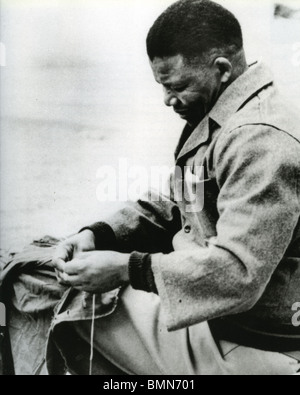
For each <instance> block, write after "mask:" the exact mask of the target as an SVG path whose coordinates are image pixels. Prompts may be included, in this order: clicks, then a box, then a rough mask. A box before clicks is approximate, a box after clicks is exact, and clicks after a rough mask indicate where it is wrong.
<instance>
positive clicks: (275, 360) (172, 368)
mask: <svg viewBox="0 0 300 395" xmlns="http://www.w3.org/2000/svg"><path fill="white" fill-rule="evenodd" d="M53 331H54V337H55V339H56V342H57V345H58V347H59V348H60V349H61V350H63V354H64V357H65V359H66V363H67V366H68V369H69V371H70V372H72V373H73V374H78V375H86V374H88V370H89V358H88V357H89V350H90V331H91V322H89V321H81V322H77V323H75V324H61V325H58V326H56V327H55V328H54V329H53ZM69 336H71V342H70V344H69V341H68V340H67V339H68V337H69ZM76 339H77V342H76ZM82 339H83V340H85V347H84V346H83V345H82V342H81V341H82ZM66 342H67V344H66ZM77 344H80V347H77ZM299 368H300V364H299V362H298V361H297V360H296V359H294V358H292V357H288V356H285V355H283V354H279V353H270V352H264V351H260V350H255V349H251V348H247V347H242V346H239V345H237V344H235V343H230V342H225V341H221V342H218V341H216V340H215V339H214V338H213V336H212V334H211V331H210V329H209V326H208V325H207V323H202V324H198V325H196V326H194V327H191V328H188V329H183V330H179V331H176V332H173V333H170V332H168V331H167V328H166V321H165V314H164V313H163V312H162V310H161V303H160V299H159V297H158V296H156V295H154V294H147V293H144V292H139V291H135V290H133V289H132V288H131V287H128V288H126V289H124V290H123V292H122V293H121V295H120V300H119V303H118V307H117V308H116V311H115V312H114V314H112V315H110V316H108V317H106V318H102V319H100V320H97V321H96V327H95V342H94V361H93V374H94V375H114V374H116V371H117V372H119V373H117V374H122V373H120V372H124V374H127V375H292V374H294V373H296V372H297V371H298V370H299Z"/></svg>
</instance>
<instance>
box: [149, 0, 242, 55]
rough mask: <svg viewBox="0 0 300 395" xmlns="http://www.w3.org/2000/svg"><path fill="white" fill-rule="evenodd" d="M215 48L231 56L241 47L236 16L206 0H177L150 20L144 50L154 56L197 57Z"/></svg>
mask: <svg viewBox="0 0 300 395" xmlns="http://www.w3.org/2000/svg"><path fill="white" fill-rule="evenodd" d="M214 49H218V50H222V51H223V52H224V55H234V54H236V53H238V52H239V51H240V50H241V49H243V33H242V29H241V25H240V23H239V21H238V20H237V19H236V17H235V16H234V15H233V14H232V13H231V12H230V11H228V10H227V9H225V8H224V7H222V6H221V5H219V4H217V3H215V2H213V1H210V0H180V1H178V2H176V3H174V4H173V5H171V6H170V7H169V8H168V9H167V10H166V11H165V12H164V13H163V14H162V15H161V16H160V17H159V18H158V19H157V20H156V22H155V23H154V25H153V26H152V28H151V30H150V32H149V34H148V37H147V52H148V56H149V58H150V60H151V61H153V59H154V58H156V57H159V58H163V57H169V56H176V55H183V57H184V58H185V59H186V60H188V61H189V60H193V59H195V58H199V57H201V56H203V55H204V54H207V53H209V52H210V51H211V50H214Z"/></svg>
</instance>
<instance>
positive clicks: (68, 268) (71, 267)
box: [64, 258, 84, 276]
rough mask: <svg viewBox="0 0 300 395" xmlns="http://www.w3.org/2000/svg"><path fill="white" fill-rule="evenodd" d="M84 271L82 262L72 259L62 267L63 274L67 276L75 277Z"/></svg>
mask: <svg viewBox="0 0 300 395" xmlns="http://www.w3.org/2000/svg"><path fill="white" fill-rule="evenodd" d="M83 270H84V262H83V261H82V260H79V259H77V258H76V259H73V260H72V261H71V262H68V264H67V265H65V267H64V272H65V273H66V274H68V275H69V276H76V275H79V274H81V273H82V272H83Z"/></svg>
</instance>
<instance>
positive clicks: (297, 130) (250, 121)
mask: <svg viewBox="0 0 300 395" xmlns="http://www.w3.org/2000/svg"><path fill="white" fill-rule="evenodd" d="M299 114H300V110H299V109H297V108H296V107H295V106H294V105H293V103H290V102H289V101H288V100H287V99H286V98H284V97H283V96H282V95H281V94H280V93H279V92H278V91H277V89H276V88H274V86H271V87H268V88H267V89H265V90H263V91H261V92H260V93H259V94H257V95H256V96H255V97H253V98H252V99H251V100H250V101H249V102H248V103H247V104H246V105H245V106H244V107H243V108H242V109H240V111H238V112H237V113H235V114H234V115H233V116H232V117H231V118H230V119H229V120H228V122H227V124H226V125H224V127H223V128H222V131H221V133H220V139H222V138H226V137H228V136H229V135H230V134H231V133H234V132H236V131H237V130H240V129H251V130H257V131H258V132H259V130H261V131H264V130H266V129H269V131H270V132H271V131H273V133H272V136H270V138H272V139H276V140H278V139H279V140H280V139H282V140H285V141H286V140H287V141H289V138H290V139H292V143H293V144H296V145H297V144H300V115H299ZM276 131H277V133H276ZM286 137H287V139H286Z"/></svg>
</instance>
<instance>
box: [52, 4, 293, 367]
mask: <svg viewBox="0 0 300 395" xmlns="http://www.w3.org/2000/svg"><path fill="white" fill-rule="evenodd" d="M147 49H148V55H149V59H150V63H151V67H152V70H153V73H154V77H155V79H156V81H157V82H158V83H159V84H161V85H162V86H163V88H164V93H165V104H166V105H167V106H169V107H173V109H174V111H175V112H176V113H177V114H178V115H179V116H180V117H181V118H183V119H185V120H186V121H187V126H186V128H185V130H184V132H183V135H182V137H181V139H180V142H179V145H178V148H177V150H176V165H177V167H178V168H180V169H183V170H184V176H183V177H184V179H183V185H184V186H185V187H186V188H187V190H196V191H200V190H202V189H204V206H203V209H202V210H199V209H191V208H190V205H191V203H190V201H189V199H187V198H186V199H183V201H180V200H178V201H176V199H174V200H173V199H170V200H169V201H166V199H164V200H163V201H162V200H159V199H158V200H159V201H157V202H150V201H148V200H147V199H145V200H143V199H141V200H140V201H139V202H137V203H135V204H128V206H127V207H126V208H125V209H123V210H122V211H120V212H119V213H117V214H116V215H115V216H114V217H112V218H110V219H109V220H107V221H105V222H102V223H97V224H95V225H93V226H90V227H87V228H85V229H84V230H82V231H81V233H79V234H78V235H76V236H74V237H72V238H70V239H69V240H67V241H66V242H64V243H63V244H61V245H60V246H59V248H58V249H57V253H56V257H55V266H56V269H57V272H58V277H59V279H60V281H61V282H62V283H64V284H68V285H70V286H72V287H73V288H75V289H78V290H80V291H84V292H86V293H87V294H89V293H90V294H104V293H106V292H109V291H111V290H114V289H116V288H118V287H123V290H122V291H121V293H120V295H119V301H118V304H117V307H116V309H115V311H114V312H113V313H112V314H110V315H108V316H106V317H102V318H99V319H97V320H96V322H95V323H91V319H92V316H91V314H90V313H89V314H86V315H85V317H84V318H82V317H83V316H81V318H80V319H78V318H76V319H75V318H74V315H73V316H72V314H73V313H72V309H71V310H69V311H68V312H67V314H68V319H67V320H68V321H69V322H70V321H71V322H73V321H76V323H74V322H73V323H72V324H68V328H67V330H65V331H64V332H63V333H64V336H65V343H64V339H63V336H62V333H59V331H55V328H56V324H55V323H54V324H53V327H52V338H54V341H55V342H56V344H59V349H60V350H61V352H62V354H64V357H65V360H66V361H67V362H66V363H67V365H68V367H69V369H70V370H71V371H72V372H74V373H79V374H80V373H83V372H84V371H86V370H84V369H86V366H87V365H88V360H87V359H86V360H85V359H84V358H83V353H81V354H80V352H79V349H78V350H77V351H78V352H77V351H76V347H77V345H76V344H77V343H72V344H71V343H70V342H69V341H67V337H68V335H67V334H68V333H71V332H72V331H73V332H74V331H75V332H76V338H77V339H78V345H79V343H80V342H81V343H80V344H82V341H83V342H84V343H85V344H86V347H87V346H88V345H89V343H90V336H91V327H92V328H93V329H95V336H94V337H92V340H93V342H92V346H93V353H94V365H93V373H98V374H118V373H119V374H122V373H126V374H153V375H155V374H158V375H166V374H191V375H199V374H200V375H204V374H210V375H213V374H294V373H296V372H297V371H298V370H299V367H300V366H299V360H300V356H299V351H300V331H299V327H295V326H293V325H292V317H293V314H294V312H293V311H292V308H293V305H294V303H295V302H298V301H300V287H299V285H300V247H299V242H300V222H299V214H300V129H299V125H300V118H299V115H298V114H297V112H296V111H295V112H294V111H293V110H292V109H291V108H290V107H289V106H287V105H286V104H285V103H284V101H283V100H282V99H281V97H280V96H279V94H278V93H277V91H276V88H275V85H274V82H273V78H272V76H271V75H270V73H269V71H268V69H267V68H266V67H265V66H264V65H262V64H260V63H256V64H253V65H251V66H248V65H247V62H246V56H245V52H244V49H243V37H242V31H241V28H240V25H239V22H238V21H237V20H236V18H235V17H234V16H233V15H232V14H231V13H230V12H229V11H227V10H226V9H224V8H223V7H221V6H220V5H217V4H215V3H213V2H211V1H208V0H182V1H179V2H177V3H175V4H174V5H172V6H171V7H170V8H169V9H167V10H166V11H165V12H164V13H163V14H162V15H161V16H160V17H159V19H158V20H157V21H156V22H155V24H154V25H153V27H152V29H151V30H150V33H149V35H148V39H147ZM199 169H201V170H202V173H201V175H200V174H199V173H198V170H199ZM177 181H178V180H177V179H176V175H175V177H173V178H172V181H171V183H172V186H173V189H172V190H173V192H174V188H175V184H176V183H177ZM197 187H199V188H197ZM201 187H203V188H201ZM112 251H113V252H112ZM94 302H95V301H94ZM94 307H95V306H94ZM59 312H60V310H59V311H58V313H59ZM96 318H97V317H96ZM56 320H57V321H56V322H59V321H60V315H59V314H58V316H57V318H56ZM61 321H62V320H61ZM78 347H79V346H78ZM80 347H81V346H80ZM70 348H72V350H70ZM80 350H81V351H82V350H83V348H80ZM82 359H84V360H82ZM79 360H80V361H81V363H77V362H78V361H79ZM76 361H77V362H76Z"/></svg>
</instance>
